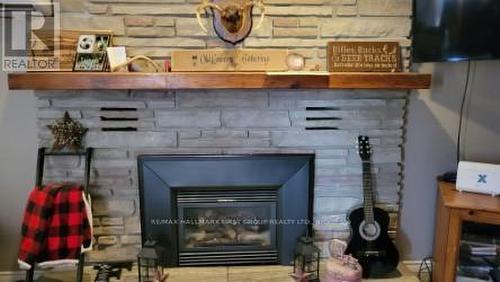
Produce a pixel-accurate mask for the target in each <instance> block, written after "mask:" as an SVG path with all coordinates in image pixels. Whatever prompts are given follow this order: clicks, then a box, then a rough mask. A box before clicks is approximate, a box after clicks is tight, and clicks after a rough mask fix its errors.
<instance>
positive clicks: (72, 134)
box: [47, 111, 88, 151]
mask: <svg viewBox="0 0 500 282" xmlns="http://www.w3.org/2000/svg"><path fill="white" fill-rule="evenodd" d="M47 127H48V128H49V129H50V131H52V135H53V136H54V141H53V143H52V149H53V150H55V151H58V150H61V149H64V148H68V149H70V150H75V151H77V150H80V149H82V140H83V137H84V136H85V134H86V133H87V131H88V128H85V127H84V126H83V125H82V124H81V123H80V122H78V121H75V120H73V119H72V118H71V117H70V116H69V113H68V112H67V111H66V112H64V116H63V118H61V119H59V120H56V121H55V123H54V124H52V125H48V126H47Z"/></svg>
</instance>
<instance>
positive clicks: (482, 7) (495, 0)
mask: <svg viewBox="0 0 500 282" xmlns="http://www.w3.org/2000/svg"><path fill="white" fill-rule="evenodd" d="M413 7H414V20H413V60H414V61H415V62H440V61H461V60H487V59H500V0H414V5H413Z"/></svg>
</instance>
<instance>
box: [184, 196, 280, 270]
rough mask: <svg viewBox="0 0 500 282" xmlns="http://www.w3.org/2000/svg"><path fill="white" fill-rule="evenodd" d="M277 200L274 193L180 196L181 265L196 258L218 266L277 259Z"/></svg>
mask: <svg viewBox="0 0 500 282" xmlns="http://www.w3.org/2000/svg"><path fill="white" fill-rule="evenodd" d="M276 196H277V195H276V191H275V190H263V191H259V192H255V190H254V191H252V192H248V193H247V192H245V191H202V192H183V193H180V194H178V195H177V215H178V219H179V224H178V246H179V258H180V261H179V262H180V265H183V262H186V259H187V262H195V260H194V259H192V257H193V256H195V257H196V258H197V260H201V261H204V260H209V261H212V260H214V261H215V262H217V259H219V258H223V259H227V258H229V256H231V259H236V261H237V260H238V259H242V260H247V259H256V260H257V259H263V258H266V257H267V258H273V260H274V259H276V250H277V246H276V245H277V243H276V236H277V235H276V234H277V233H276V232H277V230H276V224H274V222H273V221H275V220H276V211H277V210H276V209H277V201H276V199H277V198H276ZM200 256H201V257H200ZM186 265H189V264H186Z"/></svg>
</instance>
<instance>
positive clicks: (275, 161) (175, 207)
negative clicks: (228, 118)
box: [138, 155, 314, 266]
mask: <svg viewBox="0 0 500 282" xmlns="http://www.w3.org/2000/svg"><path fill="white" fill-rule="evenodd" d="M313 159H314V156H313V155H250V156H178V155H177V156H165V155H163V156H140V157H139V166H138V167H139V182H140V183H139V187H140V197H141V227H142V240H143V242H145V241H146V240H151V239H152V240H155V241H157V242H159V244H160V246H161V247H162V248H163V249H164V250H165V252H164V254H163V256H162V258H161V260H162V263H163V264H164V265H165V266H192V265H228V264H282V265H288V264H290V263H291V262H292V260H293V250H294V247H295V244H296V242H297V240H298V238H299V237H300V236H302V235H304V234H306V233H307V232H308V231H311V220H312V202H313V195H312V194H313V171H314V168H313V166H314V165H313V163H314V162H313Z"/></svg>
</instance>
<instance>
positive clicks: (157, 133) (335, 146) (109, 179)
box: [37, 0, 411, 260]
mask: <svg viewBox="0 0 500 282" xmlns="http://www.w3.org/2000/svg"><path fill="white" fill-rule="evenodd" d="M410 2H411V1H410V0H303V1H298V0H265V3H266V4H268V17H267V18H266V23H265V25H264V26H263V28H262V29H261V30H259V31H255V32H254V33H252V35H251V36H250V38H248V39H247V40H246V41H245V42H244V44H243V47H247V48H288V49H291V50H294V51H296V52H299V53H301V54H303V55H304V56H305V57H306V58H307V65H308V66H309V67H310V68H313V67H315V66H316V65H319V66H320V69H325V61H326V58H325V55H326V48H325V47H326V43H327V42H328V41H329V40H336V39H349V40H358V39H359V40H368V39H373V40H396V41H399V42H401V44H402V46H403V56H404V57H405V68H406V69H407V68H408V66H409V63H408V57H409V45H410V40H409V39H408V36H409V34H410V23H411V20H410V15H411V3H410ZM198 3H199V1H193V0H186V1H184V0H148V1H141V0H90V1H89V0H85V1H81V0H62V3H61V6H62V10H63V15H62V26H63V27H64V28H67V29H69V28H80V29H89V28H90V29H112V30H113V31H114V33H115V35H116V37H115V41H114V42H115V44H116V45H125V46H127V50H128V53H129V54H130V55H136V54H145V55H148V56H152V57H154V58H155V59H163V58H167V57H168V56H169V54H170V52H171V51H172V50H174V49H179V48H211V47H230V46H228V45H225V44H224V43H221V41H220V40H218V39H216V38H215V36H214V35H213V34H211V35H208V36H207V35H204V34H203V33H202V32H201V30H200V28H199V27H198V26H197V24H196V20H195V15H194V12H193V11H194V9H195V6H196V5H197V4H198ZM238 47H240V46H238ZM37 97H38V119H39V126H40V132H39V137H40V145H43V146H48V145H50V138H51V137H50V133H49V131H48V130H47V128H46V125H47V124H49V123H51V122H53V121H54V120H55V119H56V118H59V117H60V116H62V113H63V112H64V111H65V110H68V111H69V112H70V114H71V116H72V117H73V118H76V119H79V120H80V121H82V122H83V123H84V124H86V126H88V127H89V128H90V131H89V134H88V137H87V145H88V146H92V147H95V148H97V149H96V151H95V155H94V163H93V168H92V184H93V185H92V190H91V192H92V195H93V199H94V200H93V209H94V215H95V220H94V221H95V222H94V226H95V237H96V248H95V251H93V252H92V254H91V259H92V260H102V259H104V260H107V259H109V260H113V259H119V258H133V257H134V256H135V255H136V253H137V249H138V246H139V244H140V225H139V202H138V187H137V167H136V157H137V155H139V154H148V153H154V154H156V153H166V154H246V153H281V152H283V153H295V152H296V153H304V152H307V153H310V152H314V153H316V157H317V160H316V187H315V193H316V199H315V219H316V220H327V221H328V222H329V224H326V225H317V226H315V228H316V230H317V235H316V241H317V242H318V243H319V244H320V245H321V244H322V243H325V242H326V241H327V240H328V239H331V238H334V237H336V238H345V237H347V236H348V224H347V222H346V212H347V211H348V210H349V209H350V208H352V207H353V206H354V205H356V204H359V203H361V201H362V190H361V167H360V161H359V157H358V156H357V153H356V148H355V145H354V141H355V138H356V136H357V135H358V134H366V135H369V136H371V137H372V144H373V145H374V160H373V161H374V163H375V165H374V168H373V172H374V173H375V177H376V183H377V196H378V202H379V204H381V205H383V206H384V207H385V208H387V209H388V210H390V211H391V218H392V222H391V230H392V232H393V234H394V233H395V230H396V228H397V212H398V209H399V190H400V186H401V184H400V183H401V174H402V166H401V162H402V144H403V135H404V117H405V109H406V102H407V92H406V91H379V90H375V91H373V90H371V91H370V90H367V91H360V90H335V91H326V90H321V91H320V90H317V91H314V90H312V91H282V90H280V91H277V90H272V91H267V90H260V91H242V90H221V91H215V90H210V91H202V90H199V91H78V92H71V91H56V92H54V91H46V92H40V91H39V92H37ZM307 107H331V108H330V109H327V110H324V111H308V110H306V108H307ZM307 117H340V118H341V120H307ZM116 118H118V119H116ZM324 126H334V127H338V130H318V131H314V130H306V128H309V127H324ZM103 128H107V129H109V128H115V129H116V128H122V129H123V128H135V129H137V131H103V130H102V129H103ZM57 160H58V161H56V159H49V160H48V163H47V167H46V175H47V176H48V178H47V179H48V180H61V179H70V180H80V179H81V178H82V175H83V172H82V170H81V169H82V168H83V160H82V159H78V160H75V159H70V158H63V159H57ZM323 249H324V250H325V251H326V248H323Z"/></svg>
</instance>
